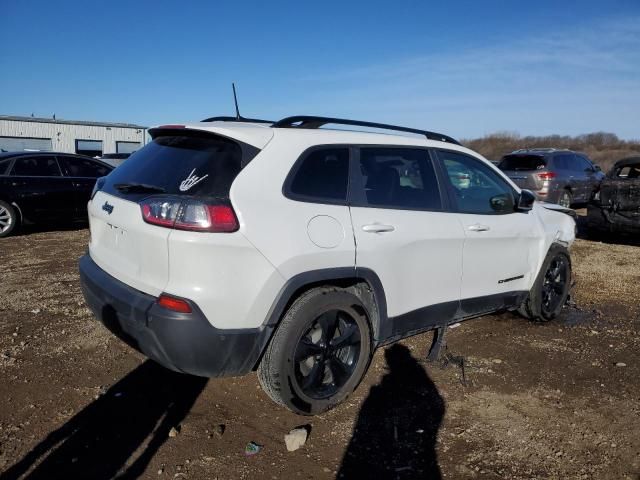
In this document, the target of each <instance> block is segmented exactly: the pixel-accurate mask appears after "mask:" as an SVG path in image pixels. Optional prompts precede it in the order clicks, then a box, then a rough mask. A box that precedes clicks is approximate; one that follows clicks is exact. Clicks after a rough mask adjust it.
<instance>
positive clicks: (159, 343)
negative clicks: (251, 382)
mask: <svg viewBox="0 0 640 480" xmlns="http://www.w3.org/2000/svg"><path fill="white" fill-rule="evenodd" d="M80 281H81V285H82V292H83V294H84V297H85V300H86V302H87V304H88V305H89V307H90V308H91V310H92V311H93V313H94V314H95V316H96V317H97V318H98V320H100V321H101V322H102V323H103V324H104V325H105V326H106V327H107V328H108V329H109V330H111V332H113V333H114V334H115V335H117V336H118V337H119V338H121V339H122V340H123V341H125V342H126V343H128V344H129V345H130V346H132V347H133V348H135V349H136V350H138V351H140V352H142V353H143V354H145V355H146V356H147V357H149V358H151V359H153V360H155V361H156V362H158V363H160V364H161V365H163V366H165V367H167V368H169V369H171V370H175V371H179V372H184V373H190V374H193V375H199V376H203V377H223V376H234V375H243V374H245V373H248V372H250V371H251V370H253V369H254V368H255V367H256V365H257V363H258V360H259V359H260V356H261V354H262V351H263V350H264V348H265V346H266V344H267V342H268V341H269V338H270V337H271V333H272V331H273V327H270V326H264V327H260V328H255V329H238V330H221V329H217V328H215V327H213V326H212V325H211V324H210V323H209V321H208V320H207V319H206V317H205V316H204V314H203V313H202V311H201V310H200V309H199V308H198V306H197V305H195V304H193V303H192V302H191V306H192V309H193V312H192V313H189V314H183V313H178V312H173V311H171V310H167V309H165V308H163V307H161V306H159V305H158V304H157V303H156V299H155V298H154V297H152V296H150V295H147V294H146V293H142V292H140V291H138V290H135V289H133V288H131V287H130V286H128V285H126V284H124V283H122V282H120V281H119V280H117V279H115V278H114V277H112V276H111V275H109V274H108V273H107V272H105V271H104V270H102V269H101V268H100V267H98V265H96V263H95V262H94V261H93V260H92V259H91V257H90V256H89V255H88V254H87V255H84V256H83V257H82V258H81V259H80Z"/></svg>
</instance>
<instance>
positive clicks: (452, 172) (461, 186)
mask: <svg viewBox="0 0 640 480" xmlns="http://www.w3.org/2000/svg"><path fill="white" fill-rule="evenodd" d="M438 157H439V158H440V160H441V161H442V164H443V165H444V168H445V170H446V172H447V176H448V178H449V182H450V187H451V190H452V192H453V196H454V199H455V202H456V204H457V208H458V211H459V212H461V213H475V214H482V215H497V214H505V213H513V212H514V211H515V192H514V191H513V189H512V188H511V186H510V185H509V184H508V183H507V182H506V181H505V180H504V179H503V178H501V177H500V176H499V175H498V174H497V173H496V172H494V171H493V170H492V169H491V168H490V167H488V166H487V165H484V164H483V163H482V162H481V161H480V160H477V159H475V158H473V157H470V156H468V155H464V154H461V153H457V152H451V151H447V150H438Z"/></svg>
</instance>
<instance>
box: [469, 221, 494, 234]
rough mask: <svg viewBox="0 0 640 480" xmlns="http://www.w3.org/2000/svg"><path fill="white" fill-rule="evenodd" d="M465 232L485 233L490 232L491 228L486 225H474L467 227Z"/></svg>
mask: <svg viewBox="0 0 640 480" xmlns="http://www.w3.org/2000/svg"><path fill="white" fill-rule="evenodd" d="M467 230H469V231H470V232H486V231H487V230H491V227H489V226H488V225H480V224H479V223H476V224H475V225H469V226H468V227H467Z"/></svg>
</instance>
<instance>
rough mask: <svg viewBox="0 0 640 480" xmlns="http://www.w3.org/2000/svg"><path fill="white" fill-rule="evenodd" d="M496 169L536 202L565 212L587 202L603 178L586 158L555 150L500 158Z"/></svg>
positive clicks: (536, 149)
mask: <svg viewBox="0 0 640 480" xmlns="http://www.w3.org/2000/svg"><path fill="white" fill-rule="evenodd" d="M498 168H500V170H502V171H503V172H504V173H506V174H507V175H508V176H509V178H511V180H513V182H514V183H515V184H516V185H518V186H519V187H520V188H526V189H527V190H531V191H532V192H534V193H535V194H536V196H537V197H538V199H539V200H542V201H545V202H550V203H557V204H559V205H562V206H563V207H566V208H569V207H570V206H571V205H574V204H577V203H586V202H588V201H589V200H590V199H591V195H592V194H593V192H594V191H595V190H597V188H598V185H600V182H601V181H602V179H603V178H604V174H603V173H602V172H601V171H600V167H599V166H597V165H594V164H593V163H592V162H591V160H589V157H587V156H586V155H584V154H582V153H576V152H572V151H571V150H558V149H555V148H534V149H523V150H516V151H515V152H512V153H510V154H508V155H505V156H504V157H502V160H501V161H500V163H499V164H498Z"/></svg>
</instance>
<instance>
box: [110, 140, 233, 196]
mask: <svg viewBox="0 0 640 480" xmlns="http://www.w3.org/2000/svg"><path fill="white" fill-rule="evenodd" d="M241 169H242V149H241V147H240V145H239V144H238V143H236V142H234V141H232V140H228V139H225V138H222V137H218V136H214V135H207V136H192V135H189V136H183V135H174V136H161V137H157V138H155V139H154V140H153V141H152V142H151V143H149V144H147V145H146V146H144V147H143V148H141V149H140V150H138V151H137V152H136V153H134V154H132V155H131V156H130V157H129V159H128V160H127V161H126V162H124V163H123V164H122V165H120V166H119V167H118V168H117V169H115V170H114V171H113V172H112V173H111V174H110V175H109V176H108V177H107V182H106V183H105V186H104V189H103V190H104V191H105V192H107V193H111V194H114V195H121V194H123V193H124V194H135V193H142V192H140V191H139V190H136V189H135V188H132V189H130V190H128V192H129V193H127V190H126V189H123V188H122V187H121V186H122V185H131V186H135V185H144V186H147V187H149V186H150V187H155V188H157V189H159V190H160V189H161V190H163V193H167V194H171V195H189V196H191V195H199V196H211V197H228V196H229V190H230V188H231V184H232V183H233V180H234V179H235V178H236V176H237V175H238V173H239V172H240V170H241ZM117 186H120V188H116V187H117Z"/></svg>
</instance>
